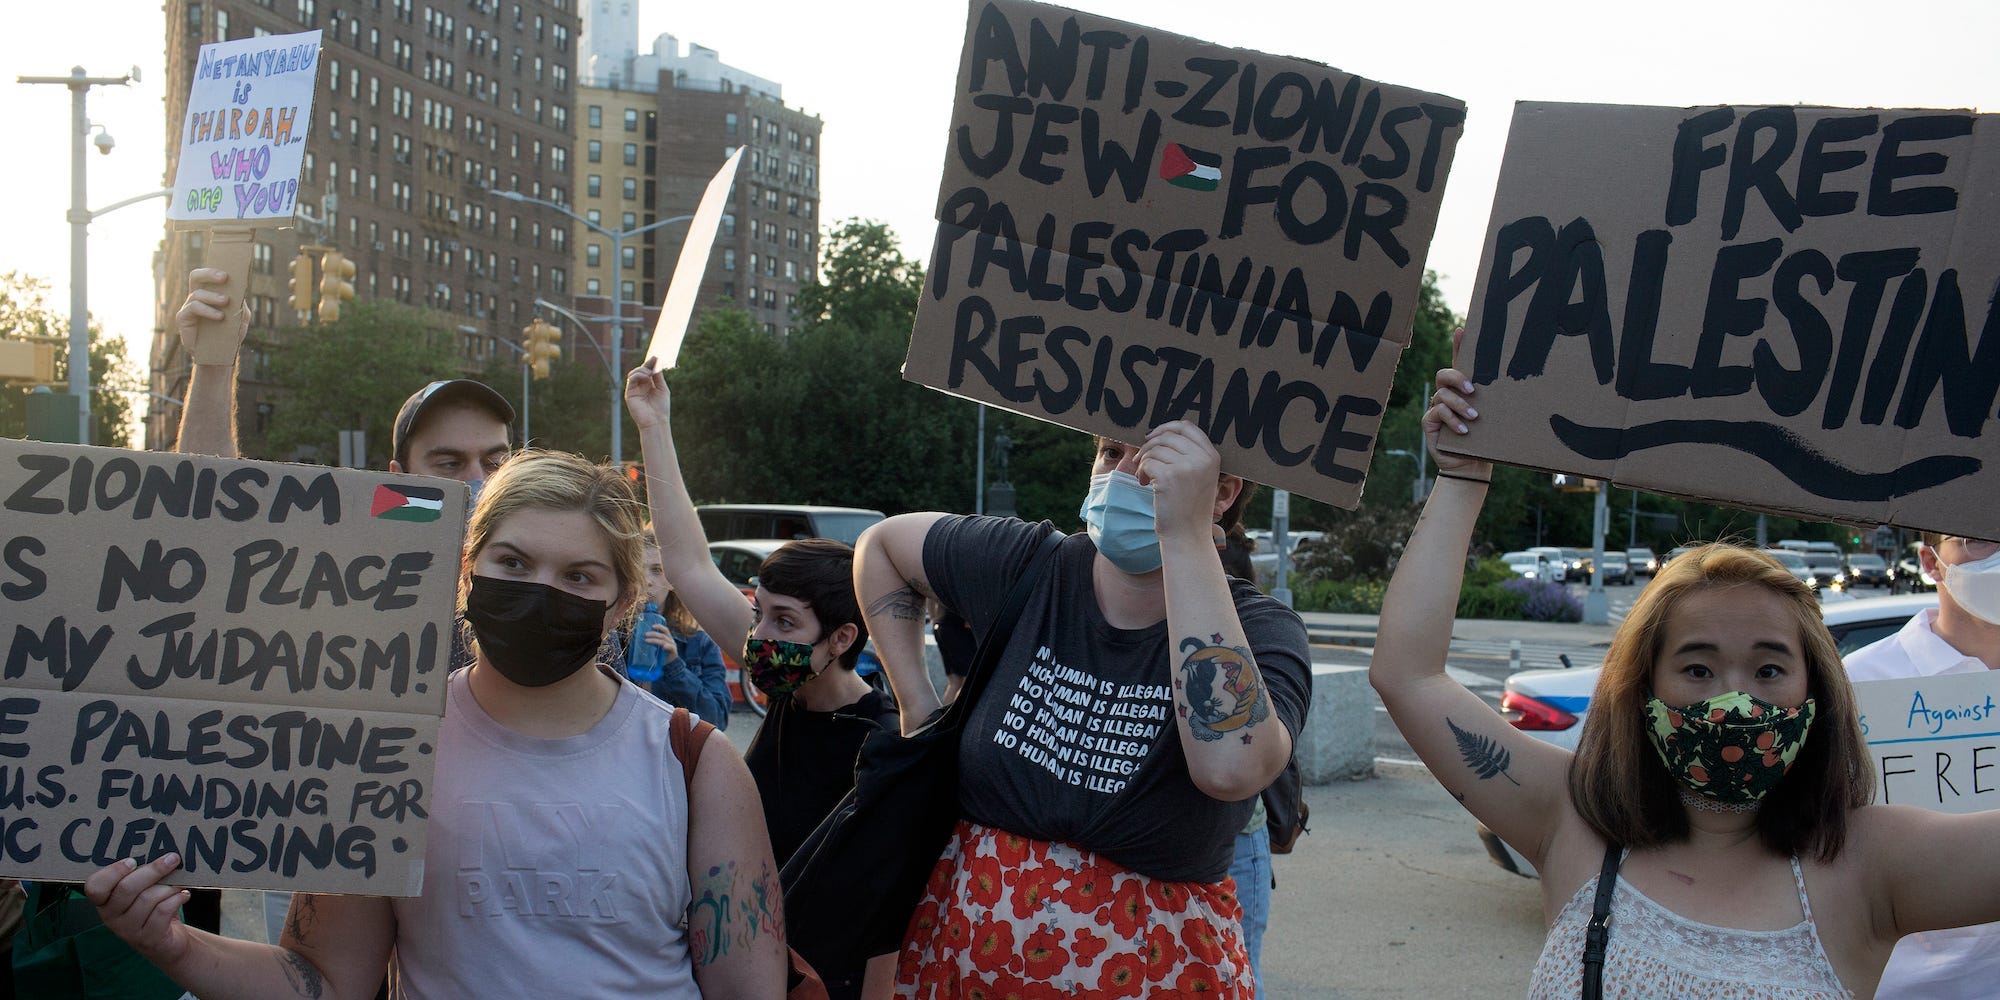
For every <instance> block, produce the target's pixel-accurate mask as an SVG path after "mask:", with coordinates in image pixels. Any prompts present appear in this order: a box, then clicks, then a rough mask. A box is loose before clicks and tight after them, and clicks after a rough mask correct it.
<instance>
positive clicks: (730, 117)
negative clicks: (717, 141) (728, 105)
mask: <svg viewBox="0 0 2000 1000" xmlns="http://www.w3.org/2000/svg"><path fill="white" fill-rule="evenodd" d="M736 127H737V122H736V112H734V111H725V112H723V113H722V131H723V132H724V134H727V135H735V134H736Z"/></svg>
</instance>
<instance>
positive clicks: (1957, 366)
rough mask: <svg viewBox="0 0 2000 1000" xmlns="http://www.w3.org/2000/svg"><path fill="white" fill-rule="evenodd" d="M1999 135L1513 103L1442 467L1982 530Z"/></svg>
mask: <svg viewBox="0 0 2000 1000" xmlns="http://www.w3.org/2000/svg"><path fill="white" fill-rule="evenodd" d="M1996 219H2000V120H1996V116H1994V115H1975V114H1972V113H1971V112H1967V111H1926V110H1885V109H1869V110H1848V109H1840V108H1806V107H1698V108H1651V107H1620V106H1607V105H1576V104H1528V103H1524V104H1521V105H1519V106H1518V107H1517V108H1516V109H1515V112H1514V121H1513V130H1512V132H1511V133H1510V134H1509V136H1508V139H1507V153H1506V160H1505V162H1504V164H1503V165H1502V168H1501V173H1500V187H1499V192H1498V195H1497V196H1496V198H1495V200H1494V206H1493V218H1492V224H1491V226H1490V228H1489V229H1488V230H1487V234H1486V251H1485V260H1484V263H1483V264H1482V265H1481V267H1480V274H1479V278H1478V283H1477V286H1476V288H1475V290H1474V293H1473V304H1472V310H1471V314H1470V315H1469V316H1468V317H1467V327H1466V338H1465V340H1464V343H1463V344H1462V345H1461V347H1460V349H1459V354H1458V366H1459V367H1460V368H1461V369H1462V370H1464V371H1466V372H1468V373H1470V375H1471V377H1472V379H1473V380H1474V382H1475V383H1476V384H1477V385H1478V390H1477V399H1478V400H1479V412H1480V419H1479V421H1478V422H1477V426H1475V427H1474V428H1473V433H1472V434H1471V435H1470V436H1469V437H1467V438H1461V439H1457V440H1456V441H1455V442H1450V443H1449V444H1450V445H1451V446H1452V447H1453V448H1454V449H1457V450H1463V451H1466V452H1468V453H1471V454H1477V455H1481V456H1484V457H1488V458H1494V459H1498V460H1500V461H1505V462H1510V463H1515V464H1519V465H1527V466H1534V467H1537V468H1542V469H1548V470H1552V471H1556V472H1568V473H1577V474H1580V475H1583V476H1588V477H1591V478H1596V479H1608V480H1611V481H1613V482H1616V483H1618V484H1619V485H1623V486H1632V487H1637V488H1641V489H1646V490H1651V491H1653V492H1657V493H1669V494H1676V495H1680V496H1687V497H1695V498H1700V499H1707V500H1714V501H1719V502H1723V503H1728V504H1734V505H1737V506H1743V507H1751V508H1756V509H1762V510H1769V511H1774V512H1779V513H1787V514H1793V515H1798V516H1807V517H1813V518H1818V519H1822V520H1831V521H1842V522H1847V523H1856V524H1900V525H1904V526H1907V527H1912V528H1925V529H1932V530H1937V531H1943V532H1949V533H1953V534H1967V535H1972V536H1975V537H1983V538H1995V537H2000V503H1995V502H1994V498H1995V497H1996V496H2000V433H1996V431H1995V429H1994V428H1995V412H1994V407H1995V402H1996V399H1995V397H1996V395H2000V312H1996V310H1995V308H1994V296H1995V292H1996V290H2000V225H1995V224H1994V222H1995V220H1996Z"/></svg>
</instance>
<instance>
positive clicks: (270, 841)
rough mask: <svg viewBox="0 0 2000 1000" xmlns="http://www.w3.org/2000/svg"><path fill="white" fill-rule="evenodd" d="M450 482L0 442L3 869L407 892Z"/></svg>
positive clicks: (444, 599)
mask: <svg viewBox="0 0 2000 1000" xmlns="http://www.w3.org/2000/svg"><path fill="white" fill-rule="evenodd" d="M465 508H466V491H465V488H464V486H462V485H461V484H458V483H450V482H447V481H445V480H440V479H431V478H427V477H420V476H404V475H391V474H388V473H373V472H362V471H359V470H352V469H327V468H320V467H317V466H306V465H280V464H277V463H271V462H248V461H234V460H226V459H217V458H198V457H193V456H182V455H170V454H156V453H147V452H134V451H120V450H117V449H112V448H87V447H79V446H76V445H58V444H38V443H34V442H23V441H9V440H0V509H4V513H0V876H11V877H23V878H48V879H61V880H69V881H81V880H82V879H84V878H85V877H86V876H88V875H89V874H90V873H91V872H93V871H96V870H97V869H99V868H101V867H103V866H105V865H108V864H111V863H112V862H115V861H117V860H119V859H121V858H140V859H142V860H143V859H152V858H156V857H159V856H160V855H162V854H165V853H167V852H169V851H173V852H177V853H179V854H180V856H181V858H182V870H180V871H178V872H176V873H175V875H174V876H173V878H172V879H171V881H174V882H176V883H177V884H181V885H199V886H225V887H236V888H274V889H297V890H310V891H319V892H358V893H367V894H372V895H388V896H409V895H414V894H416V893H417V892H418V891H420V889H421V888H422V881H423V857H424V843H425V826H426V822H427V819H428V815H429V809H430V803H431V799H432V796H431V794H430V787H431V775H432V772H433V770H434V764H435V756H434V750H435V747H436V744H437V732H438V724H439V721H440V719H441V718H442V717H443V714H444V700H445V675H446V674H447V672H448V669H449V666H450V664H449V660H450V651H451V632H450V629H451V627H452V609H453V607H454V604H455V593H456V587H457V579H458V565H459V558H458V551H459V545H460V541H461V539H462V537H463V535H464V522H465Z"/></svg>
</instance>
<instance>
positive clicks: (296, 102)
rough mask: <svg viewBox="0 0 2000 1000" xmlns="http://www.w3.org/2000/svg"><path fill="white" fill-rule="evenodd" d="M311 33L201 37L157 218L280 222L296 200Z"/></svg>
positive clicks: (313, 42) (308, 100) (308, 108)
mask: <svg viewBox="0 0 2000 1000" xmlns="http://www.w3.org/2000/svg"><path fill="white" fill-rule="evenodd" d="M319 36H320V33H319V32H317V31H302V32H299V33H298V34H296V35H264V36H262V37H258V38H239V39H236V40H235V41H229V42H211V43H210V44H207V45H204V46H202V47H201V52H200V54H199V55H197V56H196V57H195V65H194V84H193V86H192V87H190V88H189V90H188V103H187V116H186V118H185V120H183V121H181V122H179V123H177V124H176V128H177V129H178V131H179V133H180V149H181V152H180V160H179V161H178V162H179V167H178V168H177V169H176V170H175V171H174V195H173V200H172V201H171V202H169V203H168V206H167V218H169V219H174V220H177V221H182V222H216V223H235V224H244V223H249V224H254V223H257V222H260V221H261V222H268V223H274V224H275V223H290V222H291V220H292V213H293V212H294V211H295V210H297V208H298V202H299V175H300V172H301V169H302V168H303V167H304V165H305V155H306V132H307V130H308V129H309V128H310V127H311V124H312V110H313V82H314V81H315V80H317V79H318V78H319Z"/></svg>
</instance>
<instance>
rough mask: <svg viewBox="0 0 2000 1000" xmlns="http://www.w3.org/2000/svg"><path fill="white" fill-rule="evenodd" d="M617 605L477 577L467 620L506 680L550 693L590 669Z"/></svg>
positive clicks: (516, 582) (521, 583)
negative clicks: (606, 620)
mask: <svg viewBox="0 0 2000 1000" xmlns="http://www.w3.org/2000/svg"><path fill="white" fill-rule="evenodd" d="M610 610H611V605H609V604H607V603H605V602H603V601H595V600H591V599H590V598H588V597H578V596H576V595H575V594H572V593H570V592H569V591H566V590H560V589H558V588H555V587H551V586H549V585H547V584H542V583H529V582H526V581H522V580H501V579H496V578H494V577H490V576H478V575H474V576H473V578H472V592H471V593H470V594H468V595H467V596H466V599H465V620H466V623H467V624H469V625H471V626H472V636H473V638H474V639H475V640H477V641H478V643H479V652H480V654H481V655H483V656H485V657H486V662H488V663H491V664H492V665H493V669H495V670H498V671H500V676H502V677H505V678H507V679H508V680H509V681H512V682H514V683H515V684H519V685H521V686H522V687H547V686H548V685H550V684H554V683H555V682H557V681H559V680H562V679H563V678H565V677H568V676H569V675H571V674H573V673H576V672H577V671H578V670H580V669H582V668H583V665H584V664H586V663H589V662H590V661H591V658H592V657H594V656H595V655H596V654H597V649H598V647H599V646H600V645H602V644H603V642H604V615H605V613H606V612H608V611H610Z"/></svg>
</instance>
